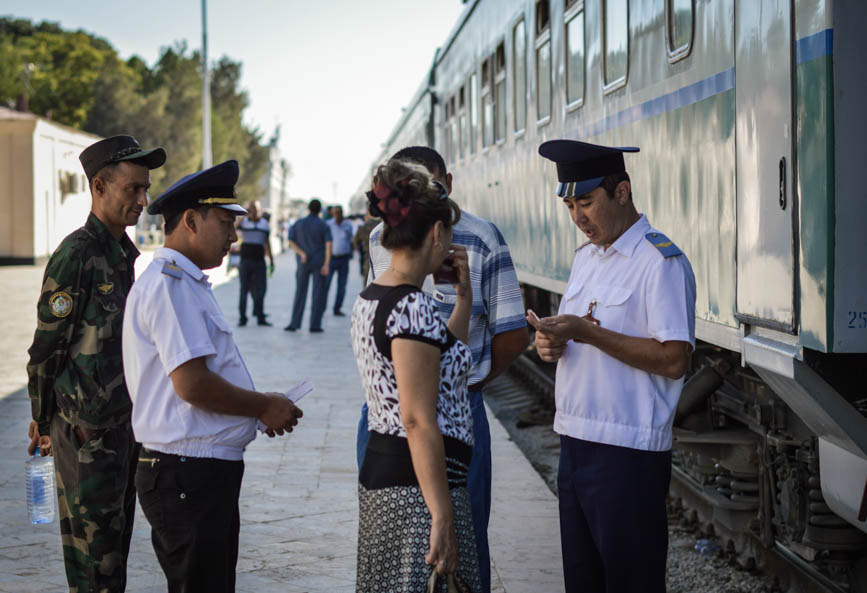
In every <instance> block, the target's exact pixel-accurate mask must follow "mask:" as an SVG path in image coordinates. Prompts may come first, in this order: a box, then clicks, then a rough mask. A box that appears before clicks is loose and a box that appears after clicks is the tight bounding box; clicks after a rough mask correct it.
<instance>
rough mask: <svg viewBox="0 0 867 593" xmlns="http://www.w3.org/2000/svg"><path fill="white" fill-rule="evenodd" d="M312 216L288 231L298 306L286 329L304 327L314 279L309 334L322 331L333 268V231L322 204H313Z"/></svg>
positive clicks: (310, 206)
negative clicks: (306, 304)
mask: <svg viewBox="0 0 867 593" xmlns="http://www.w3.org/2000/svg"><path fill="white" fill-rule="evenodd" d="M307 209H308V210H309V211H310V214H308V215H307V216H305V217H304V218H302V219H300V220H298V221H297V222H296V223H295V224H293V225H292V228H290V229H289V247H290V248H291V249H292V251H294V252H295V254H296V271H295V281H296V285H295V302H294V304H293V305H292V319H291V321H290V322H289V325H287V326H286V327H284V328H283V329H284V330H286V331H290V332H294V331H295V330H297V329H298V328H299V327H301V318H302V317H303V316H304V305H305V303H306V302H307V287H308V286H309V284H310V277H311V276H312V277H313V296H312V298H311V301H312V302H311V303H310V331H311V332H312V333H319V332H321V331H322V314H323V313H325V304H326V299H327V298H328V271H329V268H330V265H331V231H330V230H329V228H328V225H327V224H325V222H324V221H323V220H322V219H321V218H319V213H320V212H321V211H322V202H320V201H319V200H317V199H315V198H314V199H312V200H310V204H308V206H307Z"/></svg>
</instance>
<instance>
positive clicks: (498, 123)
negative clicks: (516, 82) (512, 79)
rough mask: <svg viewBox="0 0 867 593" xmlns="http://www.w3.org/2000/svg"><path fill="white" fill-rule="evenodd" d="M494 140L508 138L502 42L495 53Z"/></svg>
mask: <svg viewBox="0 0 867 593" xmlns="http://www.w3.org/2000/svg"><path fill="white" fill-rule="evenodd" d="M494 123H495V127H494V141H496V142H501V141H503V140H504V139H505V138H506V46H505V43H500V45H498V46H497V52H496V53H495V54H494Z"/></svg>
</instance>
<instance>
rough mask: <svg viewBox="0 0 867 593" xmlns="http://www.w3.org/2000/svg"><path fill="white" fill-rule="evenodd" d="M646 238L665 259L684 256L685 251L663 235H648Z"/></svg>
mask: <svg viewBox="0 0 867 593" xmlns="http://www.w3.org/2000/svg"><path fill="white" fill-rule="evenodd" d="M644 237H645V238H646V239H647V240H648V241H650V244H651V245H653V246H654V247H656V248H657V249H658V250H659V252H660V253H661V254H662V256H663V257H674V256H675V255H683V251H681V250H680V248H679V247H678V246H677V245H675V244H674V243H672V242H671V239H669V238H668V237H666V236H665V235H663V234H662V233H647V234H646V235H644Z"/></svg>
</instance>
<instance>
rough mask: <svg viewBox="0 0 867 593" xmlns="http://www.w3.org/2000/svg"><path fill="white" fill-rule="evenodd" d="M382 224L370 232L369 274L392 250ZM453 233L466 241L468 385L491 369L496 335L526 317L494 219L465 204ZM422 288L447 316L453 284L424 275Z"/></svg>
mask: <svg viewBox="0 0 867 593" xmlns="http://www.w3.org/2000/svg"><path fill="white" fill-rule="evenodd" d="M382 229H383V223H380V224H378V225H377V226H376V228H375V229H373V231H372V232H371V233H370V263H371V272H370V279H373V278H375V277H376V276H378V275H379V274H382V273H383V272H385V271H386V270H387V269H388V266H389V264H390V263H391V252H389V251H388V250H387V249H386V248H384V247H383V246H382V244H381V242H380V235H381V234H382ZM452 233H453V235H452V243H455V244H457V245H463V246H464V247H466V249H467V258H468V260H469V268H470V284H471V286H472V289H473V311H472V315H471V316H470V330H469V343H468V344H467V345H468V346H469V347H470V351H471V352H472V354H473V368H472V370H471V371H470V378H469V385H474V384H475V383H478V382H479V381H481V380H483V379H484V378H485V377H487V376H488V373H490V372H491V341H492V340H493V338H494V336H496V335H497V334H500V333H503V332H507V331H510V330H513V329H520V328H522V327H526V325H527V321H526V319H525V318H524V301H523V299H522V297H521V288H520V286H518V275H517V274H516V273H515V266H514V264H513V263H512V256H511V254H510V253H509V247H508V245H506V240H505V239H504V238H503V235H502V234H501V233H500V230H499V229H498V228H497V227H496V225H494V223H492V222H490V221H487V220H485V219H483V218H479V217H478V216H474V215H472V214H470V213H469V212H467V211H466V210H464V211H462V212H461V219H460V220H459V221H458V224H456V225H455V226H454V227H452ZM423 290H424V291H425V292H426V293H428V294H430V295H431V296H433V298H434V300H435V301H436V303H437V308H438V309H439V313H440V316H442V318H443V319H444V320H446V321H448V318H449V317H450V316H451V314H452V310H453V309H454V306H455V301H456V299H457V296H456V295H455V291H454V289H453V288H452V287H451V286H444V285H441V284H438V285H436V286H434V284H433V279H432V277H431V276H428V277H427V279H426V280H425V284H424V287H423Z"/></svg>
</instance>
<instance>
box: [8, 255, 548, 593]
mask: <svg viewBox="0 0 867 593" xmlns="http://www.w3.org/2000/svg"><path fill="white" fill-rule="evenodd" d="M147 255H148V254H143V257H142V263H143V264H144V263H146V260H147V259H148V258H147ZM350 271H351V275H350V285H349V290H348V294H347V302H346V304H345V305H344V310H345V311H346V312H348V311H349V310H350V309H351V307H352V303H353V302H354V300H355V296H356V295H357V293H358V291H359V290H360V288H361V276H360V274H359V273H358V261H357V260H354V261H353V262H352V263H351V269H350ZM211 276H212V277H213V278H214V279H215V280H216V279H219V280H220V282H222V284H220V285H219V286H217V287H216V288H215V290H214V292H215V294H216V297H217V300H218V301H219V302H220V305H221V306H222V308H223V311H224V312H225V313H226V316H227V318H228V319H229V320H230V321H231V322H233V323H235V322H236V321H237V318H238V313H237V300H238V299H237V295H238V283H237V279H236V278H226V276H225V274H223V273H219V274H211ZM41 278H42V268H41V267H33V266H22V267H0V290H2V292H3V294H4V295H6V296H5V297H4V303H5V308H6V311H5V316H4V321H3V331H2V332H0V348H2V352H3V356H2V357H0V530H2V531H0V532H2V533H3V536H2V538H0V592H3V593H49V592H51V593H55V592H61V591H64V590H65V582H66V581H65V577H64V574H63V564H62V560H61V554H60V538H59V535H58V527H57V523H56V522H55V523H54V524H53V525H47V526H33V525H30V524H29V523H28V522H27V519H26V507H25V499H24V481H23V475H24V460H25V458H26V453H25V449H24V448H25V445H26V431H27V424H28V419H29V417H30V407H29V401H28V399H27V394H26V389H25V388H24V385H25V384H26V380H27V378H26V373H25V371H24V365H25V364H26V361H27V356H26V349H27V347H28V346H29V344H30V340H31V339H32V336H33V328H34V327H35V301H36V298H37V296H38V293H39V286H40V282H41ZM294 290H295V282H294V257H291V256H288V255H282V256H279V257H278V259H277V272H276V273H275V275H274V277H273V278H272V279H271V280H270V282H269V288H268V294H267V297H266V306H265V309H266V311H268V312H269V313H270V320H271V321H272V322H273V323H274V326H275V327H272V328H260V327H257V326H256V325H255V324H254V325H252V326H248V327H244V328H235V330H234V331H235V337H236V340H237V342H238V345H239V347H240V349H241V352H242V353H243V355H244V358H245V360H246V361H247V364H248V366H249V367H250V370H251V373H252V375H253V378H254V380H255V381H256V386H257V388H259V389H263V390H274V391H281V390H285V389H286V388H288V387H289V386H290V385H292V384H294V383H295V382H296V381H298V380H300V379H301V378H302V377H305V376H310V377H312V378H313V379H314V381H315V382H316V391H315V392H313V393H312V394H310V395H309V396H307V397H306V398H305V399H304V400H303V401H302V402H301V404H302V406H301V407H302V408H303V409H304V413H305V416H304V419H303V421H302V423H301V425H300V426H299V428H298V429H297V432H296V433H293V434H292V435H291V436H289V437H288V438H287V437H277V438H276V439H268V438H267V437H260V438H259V439H257V440H256V441H254V442H253V443H252V444H251V446H250V447H249V449H248V451H247V454H246V456H245V461H246V472H245V475H244V486H243V490H242V492H241V523H242V525H241V543H240V546H241V547H240V559H239V561H238V581H237V582H238V591H239V593H247V592H249V593H254V592H255V593H260V592H261V591H263V590H278V591H281V592H283V593H301V592H310V593H312V592H317V593H318V592H321V593H344V592H345V593H348V592H350V591H353V590H354V585H355V553H356V535H357V533H356V532H357V528H358V519H357V512H358V509H357V501H356V484H357V480H356V464H355V434H356V425H357V421H358V415H359V407H360V404H361V401H362V399H363V395H362V393H361V386H360V383H359V380H358V375H357V371H356V366H355V360H354V357H353V356H352V348H351V346H350V343H349V321H348V320H349V317H348V316H347V317H343V318H336V317H333V316H332V315H331V312H330V311H331V307H329V309H328V311H327V312H326V316H325V332H324V333H322V334H310V333H309V332H308V331H307V330H306V327H307V326H306V323H307V322H308V319H307V317H306V315H305V327H304V329H303V330H302V331H299V332H296V333H292V334H290V333H288V332H284V331H281V328H282V326H284V325H285V324H286V323H287V322H288V316H289V309H290V306H291V299H292V296H293V294H294ZM333 292H334V289H333V288H332V298H333ZM331 302H333V301H331ZM251 305H252V304H251ZM489 417H490V419H491V430H492V440H493V463H494V470H493V474H494V494H493V510H492V517H491V526H490V539H491V542H492V550H491V556H492V564H493V575H494V576H493V579H494V591H496V592H498V593H502V592H506V593H521V592H527V593H531V592H532V593H537V592H547V591H562V590H563V585H562V574H561V564H560V544H559V527H558V522H557V503H556V499H555V498H554V496H553V495H552V494H551V493H550V491H549V490H548V488H547V487H546V486H545V484H544V483H543V482H542V480H541V479H540V478H539V476H538V474H536V472H535V471H534V470H533V469H532V467H531V466H530V464H529V463H528V462H527V460H526V459H525V458H524V456H523V455H522V454H521V452H520V451H519V450H518V448H517V447H516V446H515V445H514V444H513V443H512V442H511V441H509V440H508V435H507V434H506V432H505V430H504V429H503V428H502V426H501V425H500V424H499V422H498V421H497V420H496V419H495V418H494V417H493V415H491V414H489ZM127 591H129V592H130V593H156V592H158V591H159V592H162V591H165V580H164V577H163V574H162V571H161V569H160V568H159V565H158V564H157V561H156V558H155V556H154V554H153V549H152V548H151V543H150V526H149V525H148V523H147V521H146V520H145V518H144V516H143V515H142V514H141V512H140V511H139V513H138V514H137V516H136V528H135V532H134V535H133V542H132V551H131V557H130V565H129V585H128V587H127Z"/></svg>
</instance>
